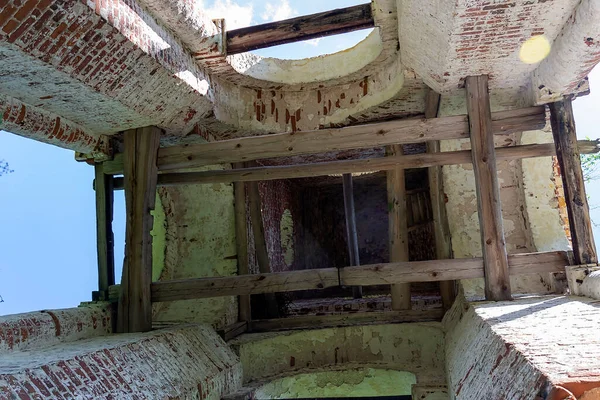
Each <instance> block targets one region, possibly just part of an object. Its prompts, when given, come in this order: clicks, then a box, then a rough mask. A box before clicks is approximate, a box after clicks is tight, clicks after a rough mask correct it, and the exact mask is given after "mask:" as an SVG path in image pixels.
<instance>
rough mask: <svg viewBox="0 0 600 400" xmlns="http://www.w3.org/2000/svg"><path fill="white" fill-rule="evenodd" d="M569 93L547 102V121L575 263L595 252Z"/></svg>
mask: <svg viewBox="0 0 600 400" xmlns="http://www.w3.org/2000/svg"><path fill="white" fill-rule="evenodd" d="M571 102H572V100H571V97H569V96H566V97H564V98H563V100H561V101H557V102H555V103H550V104H549V107H550V124H551V125H552V134H553V136H554V143H555V145H556V157H557V159H558V164H559V166H560V171H561V177H562V182H563V188H564V191H565V201H566V203H567V214H568V216H569V227H570V229H571V240H572V244H573V256H574V258H575V264H578V265H581V264H596V263H597V262H598V256H597V254H596V246H595V244H594V233H593V230H592V224H591V218H590V209H589V205H588V201H587V196H586V194H585V185H584V179H583V171H582V170H581V158H580V152H581V149H580V148H579V147H578V143H577V133H576V130H575V119H574V117H573V106H572V104H571Z"/></svg>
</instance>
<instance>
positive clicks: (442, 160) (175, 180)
mask: <svg viewBox="0 0 600 400" xmlns="http://www.w3.org/2000/svg"><path fill="white" fill-rule="evenodd" d="M580 143H581V145H580V147H579V149H580V152H581V153H582V154H585V153H594V152H598V150H599V148H598V147H597V142H595V141H581V142H580ZM555 154H556V149H555V146H554V144H553V143H544V144H528V145H522V146H510V147H499V148H497V149H496V158H497V159H498V160H516V159H521V158H530V157H546V156H553V155H555ZM471 162H472V158H471V151H470V150H459V151H447V152H440V153H422V154H410V155H406V156H391V157H380V158H367V159H362V160H342V161H329V162H322V163H313V164H299V165H284V166H269V167H253V168H243V169H234V170H220V171H219V170H212V171H204V172H178V173H167V174H160V175H159V177H158V184H159V185H160V186H173V185H182V184H199V183H229V182H248V181H267V180H276V179H292V178H308V177H315V176H323V175H334V174H347V173H356V172H376V171H384V170H392V169H394V168H403V169H407V168H425V167H432V166H435V165H453V164H470V163H471Z"/></svg>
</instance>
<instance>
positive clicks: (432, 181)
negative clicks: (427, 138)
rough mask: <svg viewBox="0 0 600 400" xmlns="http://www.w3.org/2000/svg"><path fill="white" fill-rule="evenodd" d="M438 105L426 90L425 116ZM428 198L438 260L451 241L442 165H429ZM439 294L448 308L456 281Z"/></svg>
mask: <svg viewBox="0 0 600 400" xmlns="http://www.w3.org/2000/svg"><path fill="white" fill-rule="evenodd" d="M439 106H440V94H439V93H436V92H434V91H433V90H431V89H429V90H427V94H426V97H425V118H436V117H437V115H438V110H439ZM427 152H428V153H439V152H440V142H439V140H435V141H432V142H427ZM427 174H428V179H429V198H430V199H431V210H432V214H433V233H434V237H435V255H436V258H437V259H438V260H446V259H449V258H452V243H451V241H450V226H449V225H448V215H447V214H446V195H445V193H444V179H443V174H442V166H441V165H437V166H434V167H429V169H428V171H427ZM440 295H441V297H442V304H443V306H444V309H445V310H449V309H450V307H452V304H453V303H454V299H455V298H456V282H455V281H442V282H440Z"/></svg>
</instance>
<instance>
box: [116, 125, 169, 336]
mask: <svg viewBox="0 0 600 400" xmlns="http://www.w3.org/2000/svg"><path fill="white" fill-rule="evenodd" d="M160 134H161V131H160V129H158V128H156V127H146V128H139V129H133V130H129V131H126V132H125V134H124V137H123V140H124V147H125V162H124V165H125V175H124V177H125V206H126V230H125V262H124V265H123V274H122V279H121V288H122V290H121V295H120V297H119V307H118V314H117V331H118V332H121V333H129V332H146V331H149V330H151V329H152V303H151V298H150V285H151V283H152V236H151V235H150V231H151V230H152V225H153V221H154V219H153V217H152V215H151V214H150V212H151V211H152V210H153V209H154V205H155V201H156V178H157V172H158V169H157V166H156V157H157V153H158V146H159V139H160Z"/></svg>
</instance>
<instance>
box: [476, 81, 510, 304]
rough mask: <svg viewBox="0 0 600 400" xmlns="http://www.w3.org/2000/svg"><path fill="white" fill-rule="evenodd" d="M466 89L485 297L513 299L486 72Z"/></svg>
mask: <svg viewBox="0 0 600 400" xmlns="http://www.w3.org/2000/svg"><path fill="white" fill-rule="evenodd" d="M466 89H467V111H468V114H469V127H470V130H471V153H472V154H471V155H472V157H473V171H474V173H475V189H476V192H477V211H478V214H479V227H480V231H481V247H482V252H483V260H484V262H483V263H484V270H485V297H486V299H487V300H494V301H500V300H510V299H511V291H510V275H509V271H508V258H507V253H506V240H505V238H504V226H503V224H502V205H501V203H500V184H499V183H498V169H497V166H496V151H495V148H494V134H493V131H492V114H491V110H490V99H489V92H488V77H487V75H479V76H468V77H467V80H466Z"/></svg>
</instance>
